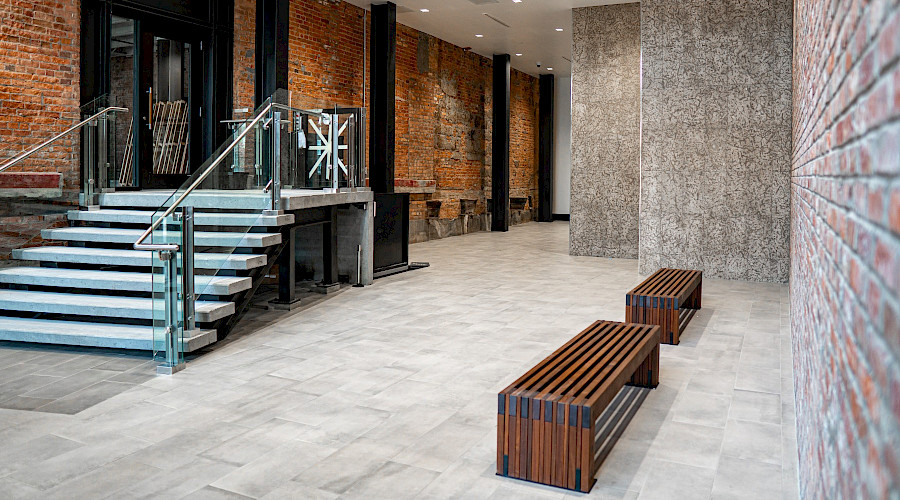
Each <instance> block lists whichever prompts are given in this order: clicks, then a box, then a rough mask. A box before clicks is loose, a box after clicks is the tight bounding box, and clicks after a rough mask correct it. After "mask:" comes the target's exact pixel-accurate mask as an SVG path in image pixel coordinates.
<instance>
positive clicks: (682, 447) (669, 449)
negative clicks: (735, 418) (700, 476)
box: [650, 421, 725, 469]
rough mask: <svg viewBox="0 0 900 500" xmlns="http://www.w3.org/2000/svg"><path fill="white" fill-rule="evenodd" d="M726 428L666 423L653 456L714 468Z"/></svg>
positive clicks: (656, 443) (653, 450)
mask: <svg viewBox="0 0 900 500" xmlns="http://www.w3.org/2000/svg"><path fill="white" fill-rule="evenodd" d="M724 434H725V429H721V428H718V427H709V426H705V425H694V424H684V423H681V422H674V421H673V422H667V423H666V424H665V427H664V429H663V431H662V434H661V435H660V436H659V437H658V438H657V439H656V441H654V442H653V446H652V447H651V448H650V456H651V457H653V458H658V459H661V460H665V461H669V462H678V463H683V464H690V465H693V466H695V467H704V468H708V469H715V468H716V465H717V464H718V462H719V454H720V453H721V450H722V439H723V437H724Z"/></svg>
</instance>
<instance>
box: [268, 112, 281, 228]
mask: <svg viewBox="0 0 900 500" xmlns="http://www.w3.org/2000/svg"><path fill="white" fill-rule="evenodd" d="M269 132H270V133H271V134H272V203H271V212H272V213H281V111H275V110H274V109H273V110H272V124H271V126H270V127H269Z"/></svg>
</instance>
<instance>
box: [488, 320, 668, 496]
mask: <svg viewBox="0 0 900 500" xmlns="http://www.w3.org/2000/svg"><path fill="white" fill-rule="evenodd" d="M626 383H630V384H633V385H639V386H644V387H656V386H657V385H658V384H659V327H658V326H654V325H637V324H626V323H615V322H611V321H597V322H595V323H594V324H592V325H591V326H590V327H588V328H587V329H586V330H584V331H583V332H581V333H579V334H578V335H576V336H575V338H573V339H572V340H570V341H569V342H568V343H566V344H565V345H564V346H562V347H560V348H559V349H557V350H556V352H554V353H553V354H551V355H550V356H549V357H547V358H546V359H544V360H543V361H541V362H540V363H538V364H537V366H535V367H534V368H532V369H531V370H529V371H528V372H527V373H526V374H525V375H523V376H522V377H521V378H519V379H518V380H516V381H515V382H513V384H512V385H510V386H509V387H507V388H506V389H504V390H503V391H501V392H500V395H499V398H498V412H497V474H499V475H501V476H507V477H514V478H518V479H525V480H527V481H534V482H537V483H543V484H549V485H552V486H559V487H561V488H567V489H570V490H578V491H582V492H588V491H590V490H591V487H593V485H594V482H595V480H594V475H595V474H596V473H597V469H598V468H599V467H600V462H601V460H602V459H601V458H600V457H598V456H597V455H598V448H599V445H600V442H598V440H597V437H598V436H597V430H598V429H597V419H598V417H599V416H600V415H601V413H603V410H604V409H605V408H606V407H607V406H608V405H609V404H610V402H611V401H612V400H613V398H615V396H616V394H617V393H618V392H619V390H620V389H621V388H622V387H623V386H624V385H625V384H626Z"/></svg>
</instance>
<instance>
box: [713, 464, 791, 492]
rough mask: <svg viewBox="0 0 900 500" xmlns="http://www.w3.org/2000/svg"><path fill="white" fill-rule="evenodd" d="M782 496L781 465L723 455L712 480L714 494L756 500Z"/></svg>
mask: <svg viewBox="0 0 900 500" xmlns="http://www.w3.org/2000/svg"><path fill="white" fill-rule="evenodd" d="M781 496H782V488H781V467H780V466H778V465H772V464H767V463H763V462H757V461H754V460H741V459H737V458H732V457H727V456H725V457H722V460H721V462H719V468H718V470H717V471H716V479H715V482H714V483H713V489H712V498H714V499H722V500H726V499H728V500H731V499H734V500H738V499H746V500H755V499H760V498H781Z"/></svg>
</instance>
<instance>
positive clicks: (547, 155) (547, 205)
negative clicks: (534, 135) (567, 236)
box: [537, 75, 554, 222]
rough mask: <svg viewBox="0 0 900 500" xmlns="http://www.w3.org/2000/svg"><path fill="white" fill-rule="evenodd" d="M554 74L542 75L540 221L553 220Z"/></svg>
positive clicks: (539, 126)
mask: <svg viewBox="0 0 900 500" xmlns="http://www.w3.org/2000/svg"><path fill="white" fill-rule="evenodd" d="M553 83H554V80H553V75H541V80H540V87H541V90H540V92H541V100H540V104H539V106H538V146H539V147H538V218H537V220H538V222H552V221H553V99H554V94H553V86H554V85H553Z"/></svg>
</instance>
